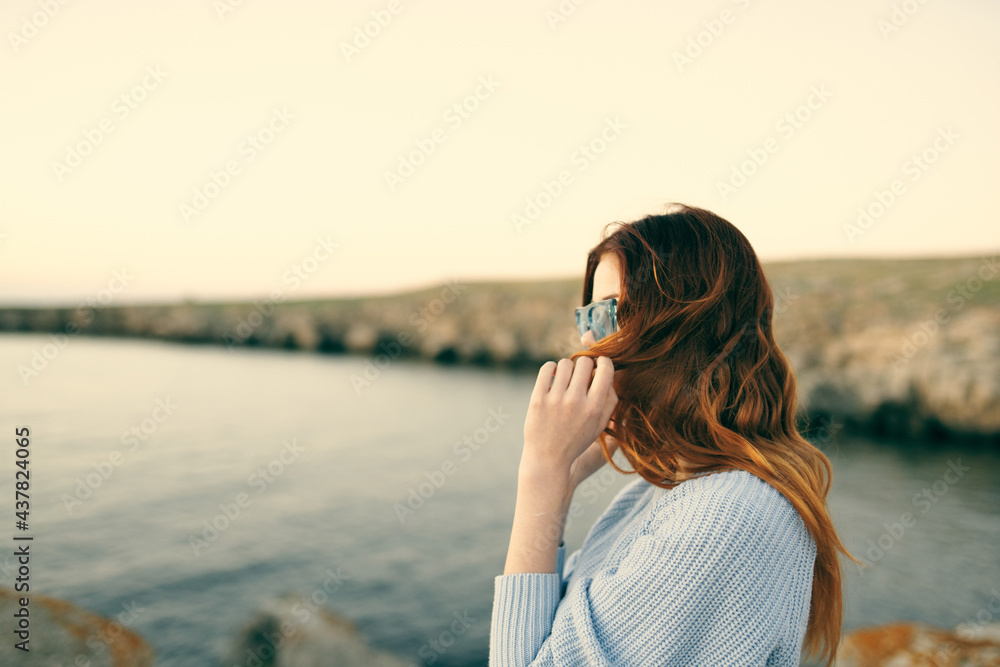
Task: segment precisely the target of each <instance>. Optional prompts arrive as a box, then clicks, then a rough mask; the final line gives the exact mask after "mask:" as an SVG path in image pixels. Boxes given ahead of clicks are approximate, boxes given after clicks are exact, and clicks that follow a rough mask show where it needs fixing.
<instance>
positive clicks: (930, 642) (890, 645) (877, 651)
mask: <svg viewBox="0 0 1000 667" xmlns="http://www.w3.org/2000/svg"><path fill="white" fill-rule="evenodd" d="M837 665H838V667H877V666H879V665H886V666H891V667H980V666H983V667H986V666H996V665H1000V623H992V624H986V625H984V626H976V627H974V628H971V629H970V628H963V627H962V626H960V627H959V628H956V629H955V630H953V631H948V630H941V629H939V628H934V627H931V626H927V625H921V624H916V623H895V624H892V625H881V626H878V627H874V628H860V629H858V630H855V631H853V632H851V633H849V634H847V635H846V636H845V637H844V640H843V641H842V642H841V644H840V650H839V651H838V652H837Z"/></svg>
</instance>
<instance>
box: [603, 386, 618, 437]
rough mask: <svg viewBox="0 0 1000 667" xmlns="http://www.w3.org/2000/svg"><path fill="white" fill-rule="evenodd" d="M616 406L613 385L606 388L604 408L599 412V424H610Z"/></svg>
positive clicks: (616, 400)
mask: <svg viewBox="0 0 1000 667" xmlns="http://www.w3.org/2000/svg"><path fill="white" fill-rule="evenodd" d="M617 405H618V394H616V393H615V387H614V385H612V386H610V387H608V393H607V394H605V400H604V407H603V409H602V410H601V423H602V424H604V423H606V424H609V425H611V426H612V427H613V424H611V415H613V414H614V412H615V407H617Z"/></svg>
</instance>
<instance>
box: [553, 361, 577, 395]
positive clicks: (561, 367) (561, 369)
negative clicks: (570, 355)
mask: <svg viewBox="0 0 1000 667" xmlns="http://www.w3.org/2000/svg"><path fill="white" fill-rule="evenodd" d="M572 375H573V362H572V361H570V360H569V359H560V360H559V363H558V364H556V375H555V378H554V379H553V380H552V393H560V394H561V393H563V392H565V391H566V387H568V386H569V380H570V377H572Z"/></svg>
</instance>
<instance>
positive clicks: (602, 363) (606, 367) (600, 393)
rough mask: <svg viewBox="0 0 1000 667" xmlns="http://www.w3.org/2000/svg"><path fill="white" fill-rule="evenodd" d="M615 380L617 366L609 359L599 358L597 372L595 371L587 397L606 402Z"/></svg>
mask: <svg viewBox="0 0 1000 667" xmlns="http://www.w3.org/2000/svg"><path fill="white" fill-rule="evenodd" d="M614 379H615V365H614V364H613V363H611V359H609V358H608V357H598V358H597V370H595V371H594V381H593V382H591V383H590V391H589V392H588V394H587V396H588V397H589V398H590V399H591V400H594V401H601V402H604V401H605V400H606V396H607V393H608V387H610V386H611V385H612V383H613V381H614Z"/></svg>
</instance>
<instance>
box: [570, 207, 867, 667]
mask: <svg viewBox="0 0 1000 667" xmlns="http://www.w3.org/2000/svg"><path fill="white" fill-rule="evenodd" d="M675 207H677V208H676V209H675V210H673V211H670V212H668V213H664V214H662V215H650V216H647V217H645V218H643V219H641V220H638V221H635V222H630V223H626V222H615V223H610V224H609V225H608V226H607V227H606V228H605V236H604V239H603V240H602V241H601V242H600V243H598V244H597V245H596V246H595V247H594V248H593V249H592V250H591V251H590V253H589V255H588V257H587V269H586V275H585V278H584V285H583V304H584V305H586V304H588V303H590V302H591V300H592V297H593V287H594V271H595V269H596V268H597V264H598V263H599V262H600V261H601V259H602V257H604V256H605V255H606V254H611V255H613V256H615V257H616V258H617V259H618V262H619V266H620V269H621V276H622V283H621V287H620V292H619V296H618V311H617V312H618V322H619V330H618V332H617V333H615V334H613V335H610V336H607V337H606V338H604V339H603V340H600V341H598V342H597V343H596V344H594V345H592V346H591V347H590V348H589V349H587V350H584V351H580V352H577V353H574V354H573V355H572V358H573V359H576V358H577V357H580V356H589V357H594V358H595V359H596V357H598V356H607V357H610V358H611V360H612V361H613V362H614V364H615V370H616V371H620V373H616V381H615V390H616V392H617V394H618V399H619V400H618V405H617V406H616V407H615V411H614V414H613V415H612V424H611V425H609V427H608V428H607V429H606V430H605V431H604V433H602V434H601V436H600V438H599V440H600V443H601V447H602V449H603V451H604V456H605V459H606V460H607V461H608V462H609V463H610V464H611V465H612V466H613V467H614V468H615V469H616V470H618V471H619V472H622V473H626V474H632V473H638V474H639V475H641V476H642V477H643V478H644V479H646V480H647V481H648V482H650V483H651V484H653V485H655V486H658V487H661V488H665V489H671V488H673V487H675V486H676V485H677V484H679V483H680V482H681V481H683V480H680V479H678V478H679V477H680V475H679V474H678V473H681V474H697V473H700V472H717V471H722V470H731V469H739V470H745V471H747V472H749V473H751V474H753V475H755V476H757V477H758V478H760V479H762V480H764V481H766V482H767V483H769V484H770V485H771V486H773V487H774V488H775V489H777V490H778V491H780V492H781V494H782V495H783V496H784V497H785V498H787V499H788V500H789V502H791V504H792V505H793V506H794V507H795V509H796V510H797V511H798V513H799V515H800V516H801V517H802V521H803V522H804V523H805V526H806V528H807V529H808V530H809V532H810V534H811V535H812V537H813V538H814V539H815V542H816V560H815V564H814V572H813V587H812V599H811V601H810V614H809V624H808V627H807V628H806V634H805V639H804V641H803V647H804V650H805V653H806V654H807V655H813V656H817V657H819V659H820V660H822V661H824V662H825V663H826V664H827V665H828V666H829V665H830V664H832V662H833V660H834V657H835V655H836V651H837V646H838V644H839V643H840V634H841V621H842V614H843V602H842V589H841V568H840V562H839V560H838V552H840V553H843V554H844V555H845V556H847V557H848V558H850V559H851V560H852V561H854V562H858V561H857V560H856V559H855V558H854V557H853V556H851V554H850V553H848V551H847V549H846V548H845V547H844V545H843V544H842V543H841V541H840V538H839V537H838V536H837V532H836V529H835V528H834V525H833V522H832V521H831V519H830V516H829V513H828V511H827V505H826V497H827V493H828V492H829V490H830V481H831V477H832V470H831V467H830V461H829V459H828V458H827V457H826V456H825V455H824V454H823V453H822V452H821V451H819V450H818V449H817V448H816V447H814V446H813V445H812V444H811V443H809V442H808V441H807V440H806V439H805V438H804V437H803V436H802V435H801V434H800V432H799V429H798V427H797V426H796V420H797V418H799V416H798V415H797V414H796V413H797V402H796V392H795V377H794V375H793V373H792V370H791V368H790V367H789V364H788V360H787V359H786V358H785V356H784V354H782V352H781V350H780V349H779V348H778V345H777V344H776V343H775V341H774V337H773V335H772V330H771V318H772V314H773V311H774V298H773V296H772V293H771V287H770V284H769V283H768V280H767V278H766V277H765V275H764V271H763V270H762V268H761V265H760V262H759V261H758V259H757V255H756V253H754V250H753V248H752V247H751V245H750V242H749V241H747V239H746V237H745V236H744V235H743V234H742V233H741V232H740V231H739V230H738V229H737V228H736V227H735V226H733V225H732V224H731V223H729V222H728V221H726V220H724V219H722V218H720V217H719V216H717V215H715V214H713V213H711V212H709V211H706V210H704V209H700V208H695V207H690V206H684V205H675ZM612 227H613V228H614V229H613V232H611V233H609V228H612ZM608 435H610V436H611V437H613V438H615V440H617V441H618V443H619V448H620V449H621V450H622V452H623V454H624V455H625V457H626V459H627V460H628V461H629V463H630V464H631V465H632V467H633V469H634V470H630V471H629V470H622V469H621V468H619V467H618V466H617V465H616V464H615V463H614V461H612V459H611V454H610V453H609V450H608V443H607V436H608Z"/></svg>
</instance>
